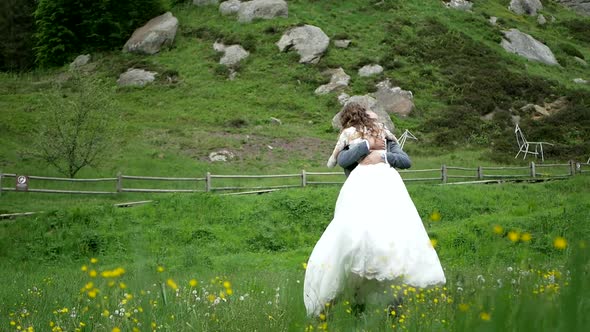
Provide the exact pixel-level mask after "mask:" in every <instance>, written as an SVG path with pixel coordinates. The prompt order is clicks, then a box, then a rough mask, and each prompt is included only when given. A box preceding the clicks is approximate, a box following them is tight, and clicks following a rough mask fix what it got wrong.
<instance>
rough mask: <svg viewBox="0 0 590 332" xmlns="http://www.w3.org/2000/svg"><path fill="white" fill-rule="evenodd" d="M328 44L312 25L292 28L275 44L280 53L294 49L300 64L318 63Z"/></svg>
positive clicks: (326, 39)
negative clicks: (298, 56)
mask: <svg viewBox="0 0 590 332" xmlns="http://www.w3.org/2000/svg"><path fill="white" fill-rule="evenodd" d="M329 44H330V38H328V36H327V35H326V34H325V33H324V32H323V31H322V29H320V28H318V27H316V26H313V25H304V26H299V27H295V28H292V29H290V30H289V31H287V32H286V33H285V34H284V35H283V36H282V37H281V39H280V40H279V41H278V42H277V43H276V45H277V46H278V47H279V50H280V51H281V52H283V51H288V50H289V49H290V48H295V50H297V53H299V55H300V56H301V58H300V59H299V62H300V63H318V62H319V61H320V58H321V57H322V55H323V54H324V52H326V50H327V49H328V45H329Z"/></svg>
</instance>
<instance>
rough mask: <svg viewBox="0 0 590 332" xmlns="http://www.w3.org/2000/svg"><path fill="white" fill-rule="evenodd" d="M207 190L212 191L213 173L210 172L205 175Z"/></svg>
mask: <svg viewBox="0 0 590 332" xmlns="http://www.w3.org/2000/svg"><path fill="white" fill-rule="evenodd" d="M205 191H206V192H210V191H211V173H209V172H207V175H206V176H205Z"/></svg>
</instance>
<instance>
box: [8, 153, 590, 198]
mask: <svg viewBox="0 0 590 332" xmlns="http://www.w3.org/2000/svg"><path fill="white" fill-rule="evenodd" d="M541 169H542V170H544V171H545V170H550V171H552V172H553V171H554V170H555V169H557V170H558V171H560V172H561V171H563V172H561V173H551V174H549V173H546V172H545V173H543V172H539V171H540V170H541ZM399 173H400V174H401V175H402V177H403V178H404V181H405V182H417V181H430V182H440V183H443V184H447V183H448V184H453V183H455V184H457V183H487V182H500V181H502V180H506V179H537V178H542V179H558V178H564V177H569V176H574V175H576V174H583V173H590V164H589V163H580V162H574V161H570V162H569V163H567V164H535V163H534V162H531V163H530V164H529V165H527V166H507V167H503V166H478V167H458V166H446V165H442V166H441V168H432V169H409V170H400V171H399ZM425 173H430V174H431V175H432V176H428V175H430V174H427V175H426V176H422V177H412V176H411V175H412V174H425ZM335 176H337V177H338V178H337V180H332V178H333V177H335ZM19 177H21V176H20V175H18V174H14V173H2V172H1V171H0V195H1V194H2V191H28V192H37V193H57V194H100V195H114V194H117V193H194V192H214V191H223V192H228V191H254V192H260V191H265V192H270V191H275V190H278V189H283V188H295V187H307V186H316V185H335V184H342V183H344V180H345V179H344V176H343V172H308V171H305V170H302V171H301V173H297V174H274V175H239V174H238V175H227V174H224V175H222V174H211V173H209V172H207V174H206V175H205V177H178V178H176V177H160V176H135V175H123V174H121V173H119V174H117V177H114V178H97V179H68V178H58V177H47V176H34V175H31V176H26V180H27V181H32V182H33V183H34V184H36V182H37V181H48V182H58V183H64V182H69V183H77V184H79V183H94V184H103V183H109V182H112V183H113V187H114V188H113V187H111V188H113V189H114V190H108V188H107V189H106V190H105V189H104V188H106V187H105V185H104V184H103V187H102V188H101V189H102V190H98V189H97V190H70V189H62V188H59V189H54V188H41V187H39V186H31V185H30V183H28V182H27V186H26V187H25V188H23V187H22V186H21V187H19V186H17V185H16V181H17V180H16V179H18V178H19ZM8 179H14V180H13V181H14V182H13V183H15V185H14V186H11V187H6V186H3V185H5V184H6V183H7V182H8V181H9V180H8ZM252 180H257V181H260V180H272V181H273V182H272V183H267V184H257V185H249V186H248V185H243V183H244V182H249V181H252ZM465 180H472V181H467V182H465ZM494 180H498V181H494ZM224 181H230V182H231V183H230V184H227V185H221V184H218V185H217V186H214V182H215V183H217V182H224ZM277 181H282V182H280V183H277ZM285 181H290V183H285ZM138 182H139V183H142V184H145V182H152V183H153V182H183V183H188V184H189V185H190V186H191V187H190V188H178V187H176V188H169V187H168V188H163V187H161V186H160V187H158V186H144V185H135V186H134V185H133V184H134V183H138Z"/></svg>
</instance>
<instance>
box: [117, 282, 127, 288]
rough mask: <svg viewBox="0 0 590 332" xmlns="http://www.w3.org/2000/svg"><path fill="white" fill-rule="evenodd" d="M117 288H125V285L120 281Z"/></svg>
mask: <svg viewBox="0 0 590 332" xmlns="http://www.w3.org/2000/svg"><path fill="white" fill-rule="evenodd" d="M119 288H121V289H125V288H127V285H126V284H125V283H124V282H120V283H119Z"/></svg>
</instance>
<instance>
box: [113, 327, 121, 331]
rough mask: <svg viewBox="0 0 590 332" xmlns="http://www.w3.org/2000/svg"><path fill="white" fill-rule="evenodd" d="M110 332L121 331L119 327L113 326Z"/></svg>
mask: <svg viewBox="0 0 590 332" xmlns="http://www.w3.org/2000/svg"><path fill="white" fill-rule="evenodd" d="M111 332H121V329H120V328H118V327H113V329H112V330H111Z"/></svg>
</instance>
